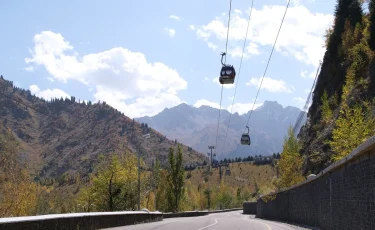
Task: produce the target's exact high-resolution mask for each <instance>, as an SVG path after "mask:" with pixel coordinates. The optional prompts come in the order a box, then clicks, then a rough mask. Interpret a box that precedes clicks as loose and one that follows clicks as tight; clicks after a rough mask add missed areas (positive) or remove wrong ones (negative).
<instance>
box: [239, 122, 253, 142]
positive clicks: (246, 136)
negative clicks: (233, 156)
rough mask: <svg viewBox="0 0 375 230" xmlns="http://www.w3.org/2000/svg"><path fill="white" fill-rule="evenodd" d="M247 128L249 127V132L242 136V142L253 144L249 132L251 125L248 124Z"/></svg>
mask: <svg viewBox="0 0 375 230" xmlns="http://www.w3.org/2000/svg"><path fill="white" fill-rule="evenodd" d="M246 128H247V133H244V134H242V136H241V144H242V145H250V144H251V140H250V134H249V127H248V126H246Z"/></svg>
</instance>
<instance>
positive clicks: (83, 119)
mask: <svg viewBox="0 0 375 230" xmlns="http://www.w3.org/2000/svg"><path fill="white" fill-rule="evenodd" d="M0 108H1V109H0V122H1V123H2V125H3V127H5V128H9V129H11V130H12V131H13V133H14V134H15V135H16V136H17V139H18V141H19V142H20V145H21V149H22V150H21V151H22V156H23V157H24V159H26V160H27V161H28V162H29V166H30V167H31V168H32V169H34V170H35V173H36V175H38V174H39V176H41V177H57V176H61V175H62V174H64V173H65V172H78V173H81V174H84V175H85V174H87V173H88V172H91V171H92V170H93V168H94V166H95V163H96V161H97V158H98V155H99V154H112V153H114V152H117V153H124V152H132V153H135V152H141V155H142V158H143V159H145V162H146V164H148V165H151V164H152V161H153V160H155V159H156V158H158V159H159V160H160V161H161V163H162V164H163V163H166V162H167V154H168V148H169V147H171V146H172V147H173V146H175V145H176V142H175V141H172V140H169V139H167V138H166V137H165V136H164V135H162V134H160V133H159V132H157V131H155V130H153V129H151V128H150V127H149V126H148V125H147V124H141V123H138V122H136V121H134V120H132V119H130V118H128V117H127V116H125V115H124V114H122V113H121V112H119V111H117V110H116V109H114V108H112V107H110V106H109V105H107V104H105V102H102V103H100V102H99V103H96V104H91V102H89V103H88V104H86V103H82V102H77V101H76V99H75V98H74V97H72V98H69V99H68V98H65V99H63V98H60V99H54V100H52V101H51V102H47V101H45V100H43V99H40V98H38V97H35V96H33V95H31V93H30V91H29V90H22V89H18V88H16V87H14V86H13V83H12V82H10V81H7V80H4V79H3V77H2V76H1V79H0ZM146 133H150V134H151V138H150V139H143V138H142V135H143V134H146ZM183 150H184V156H183V160H184V163H186V164H191V163H197V162H200V163H201V162H203V160H204V159H206V156H204V155H202V154H201V153H199V152H197V151H195V150H193V149H192V148H190V147H187V146H183Z"/></svg>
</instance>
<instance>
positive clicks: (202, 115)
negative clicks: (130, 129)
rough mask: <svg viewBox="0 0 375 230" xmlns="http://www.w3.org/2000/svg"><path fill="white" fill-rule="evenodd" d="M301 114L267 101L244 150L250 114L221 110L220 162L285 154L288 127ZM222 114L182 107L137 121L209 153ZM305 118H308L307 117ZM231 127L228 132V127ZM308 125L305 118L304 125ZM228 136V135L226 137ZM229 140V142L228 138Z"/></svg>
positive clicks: (257, 112)
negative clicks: (225, 159)
mask: <svg viewBox="0 0 375 230" xmlns="http://www.w3.org/2000/svg"><path fill="white" fill-rule="evenodd" d="M301 112H302V111H301V110H300V109H298V108H296V107H292V106H287V107H285V108H284V107H283V106H282V105H280V104H279V103H277V102H276V101H265V102H264V103H263V105H262V106H260V107H258V108H257V109H255V110H254V111H253V113H252V115H251V119H250V120H249V128H250V137H251V145H250V146H242V145H241V144H240V139H241V135H242V133H244V132H245V131H246V132H247V129H246V124H247V120H248V118H249V115H250V111H249V112H248V113H246V114H243V115H239V114H238V113H234V114H232V115H231V116H230V112H228V111H227V110H224V109H222V110H221V114H220V121H219V130H218V133H219V135H218V141H217V146H216V147H217V148H216V151H215V152H216V155H217V158H218V159H219V160H220V159H223V158H233V157H244V156H249V155H253V156H254V155H259V154H261V155H268V154H272V153H276V152H280V151H281V150H282V144H283V140H284V136H285V135H286V134H287V130H288V127H289V126H290V125H292V126H293V125H294V124H295V122H296V120H297V117H298V115H299V114H300V113H301ZM218 115H219V110H218V109H216V108H212V107H209V106H205V105H203V106H201V107H199V108H196V107H194V106H191V105H188V104H186V103H182V104H180V105H178V106H175V107H173V108H166V109H164V110H163V111H162V112H160V113H159V114H157V115H155V116H152V117H149V116H145V117H140V118H136V120H137V121H139V122H143V123H147V124H148V125H149V126H150V127H152V128H154V129H155V130H157V131H159V132H160V133H163V134H165V135H166V136H167V138H169V139H172V140H173V139H177V140H178V141H179V142H181V143H184V144H185V145H188V146H191V147H192V148H194V149H197V150H198V151H199V152H203V153H205V152H207V151H208V146H209V145H214V146H215V145H216V134H217V125H218ZM304 117H305V116H304ZM229 119H230V125H229V129H228V132H227V127H228V126H227V125H228V121H229ZM304 122H305V118H304V120H303V121H302V123H304ZM226 133H227V135H226ZM226 136H227V138H226Z"/></svg>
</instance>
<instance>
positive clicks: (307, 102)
mask: <svg viewBox="0 0 375 230" xmlns="http://www.w3.org/2000/svg"><path fill="white" fill-rule="evenodd" d="M321 66H322V61H320V62H319V66H318V69H317V70H316V75H315V79H314V83H313V85H312V86H311V89H310V93H309V95H308V97H307V100H306V103H305V106H304V107H303V110H302V111H301V112H300V114H299V116H298V118H297V120H296V123H295V125H294V127H293V133H294V135H296V134H297V133H296V131H297V129H298V128H299V127H300V126H301V122H302V120H303V117H304V116H305V111H306V110H307V107H308V105H309V104H310V100H311V96H312V94H313V90H314V88H315V84H316V80H317V79H318V74H319V69H320V67H321Z"/></svg>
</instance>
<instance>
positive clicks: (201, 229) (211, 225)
mask: <svg viewBox="0 0 375 230" xmlns="http://www.w3.org/2000/svg"><path fill="white" fill-rule="evenodd" d="M217 223H218V222H217V219H215V223H213V224H210V225H207V226H206V227H203V228H200V229H198V230H202V229H205V228H208V227H211V226H214V225H215V224H217Z"/></svg>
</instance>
